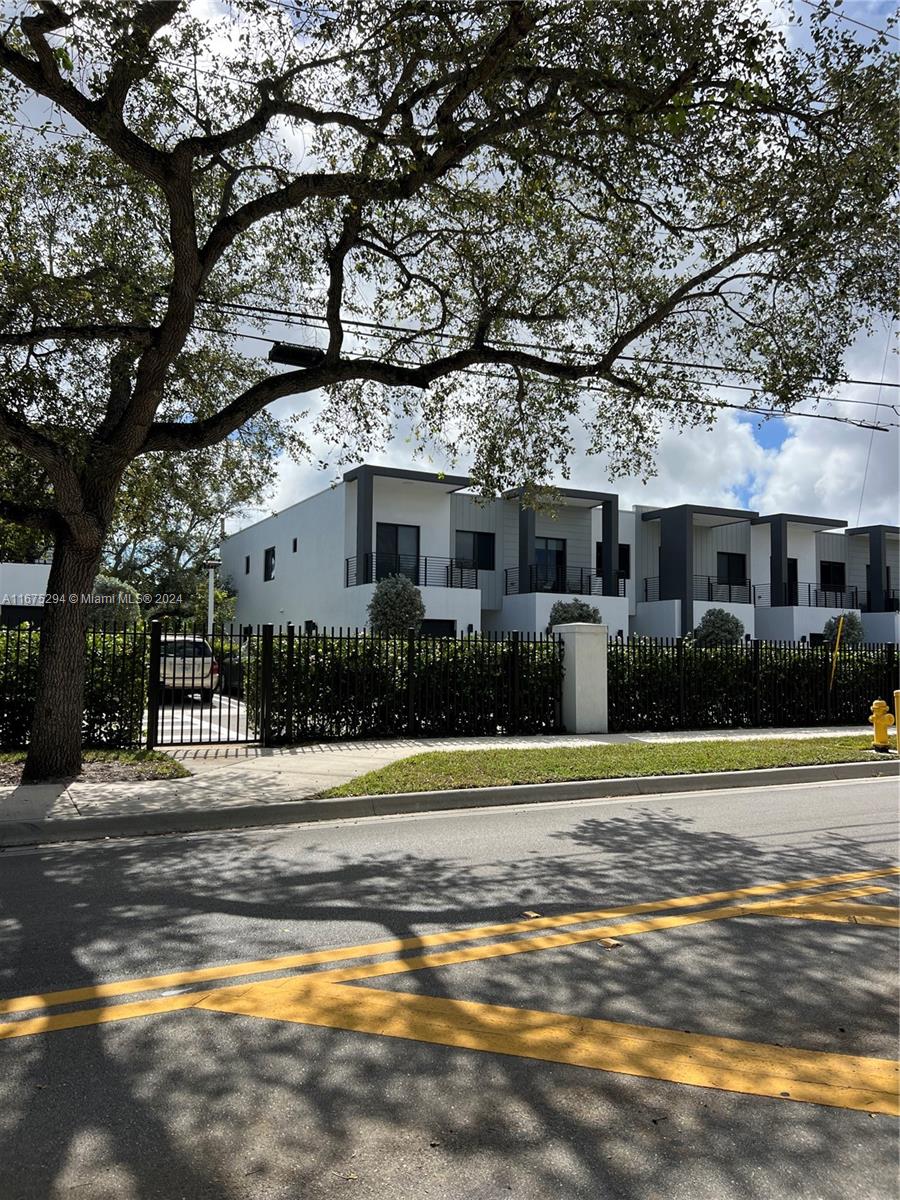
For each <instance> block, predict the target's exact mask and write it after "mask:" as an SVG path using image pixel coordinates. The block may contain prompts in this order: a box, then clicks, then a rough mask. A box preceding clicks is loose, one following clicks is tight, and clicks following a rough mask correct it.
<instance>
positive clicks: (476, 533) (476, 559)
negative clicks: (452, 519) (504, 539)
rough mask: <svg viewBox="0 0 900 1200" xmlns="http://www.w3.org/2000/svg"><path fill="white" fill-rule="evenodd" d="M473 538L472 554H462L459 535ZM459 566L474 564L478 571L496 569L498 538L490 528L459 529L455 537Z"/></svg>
mask: <svg viewBox="0 0 900 1200" xmlns="http://www.w3.org/2000/svg"><path fill="white" fill-rule="evenodd" d="M460 534H462V535H463V537H470V538H471V539H472V550H473V552H472V554H460V552H459V540H458V539H459V535H460ZM453 549H454V550H455V552H456V553H455V555H454V559H455V561H456V564H457V566H469V565H471V566H473V567H474V568H475V569H476V570H478V571H494V570H496V566H497V539H496V535H495V534H493V533H491V532H490V531H489V530H482V529H457V531H456V536H455V539H454V546H453Z"/></svg>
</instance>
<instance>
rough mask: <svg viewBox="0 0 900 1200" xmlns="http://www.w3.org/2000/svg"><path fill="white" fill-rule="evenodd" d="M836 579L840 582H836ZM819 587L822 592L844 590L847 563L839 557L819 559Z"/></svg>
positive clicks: (845, 586)
mask: <svg viewBox="0 0 900 1200" xmlns="http://www.w3.org/2000/svg"><path fill="white" fill-rule="evenodd" d="M826 568H827V570H826ZM832 576H833V578H832ZM836 580H840V582H836ZM819 588H820V590H821V591H823V592H843V591H846V590H847V564H846V563H845V562H841V561H840V560H839V559H833V558H821V559H819Z"/></svg>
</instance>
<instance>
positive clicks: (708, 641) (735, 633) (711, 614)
mask: <svg viewBox="0 0 900 1200" xmlns="http://www.w3.org/2000/svg"><path fill="white" fill-rule="evenodd" d="M743 636H744V625H743V622H741V621H740V620H738V618H737V617H736V616H735V615H734V614H733V613H730V612H726V610H725V609H724V608H708V609H707V610H706V612H705V613H704V614H703V616H702V617H701V618H700V622H699V624H698V625H697V628H696V629H695V630H694V641H695V643H696V644H697V645H698V646H724V645H727V644H728V643H729V642H739V641H740V640H741V638H742V637H743Z"/></svg>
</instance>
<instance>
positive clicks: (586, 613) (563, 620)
mask: <svg viewBox="0 0 900 1200" xmlns="http://www.w3.org/2000/svg"><path fill="white" fill-rule="evenodd" d="M575 621H586V622H588V623H589V624H590V625H602V624H603V618H602V617H601V616H600V610H599V609H598V608H594V606H593V604H588V602H587V601H586V600H580V599H576V600H557V601H556V603H555V604H554V605H553V607H552V608H551V609H550V619H549V620H548V622H547V632H548V633H550V632H551V630H552V629H553V626H554V625H571V624H573V623H574V622H575Z"/></svg>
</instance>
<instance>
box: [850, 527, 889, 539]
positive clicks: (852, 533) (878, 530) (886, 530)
mask: <svg viewBox="0 0 900 1200" xmlns="http://www.w3.org/2000/svg"><path fill="white" fill-rule="evenodd" d="M858 533H892V534H893V535H894V537H900V525H861V526H860V527H859V529H848V530H847V537H854V536H855V535H856V534H858Z"/></svg>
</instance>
